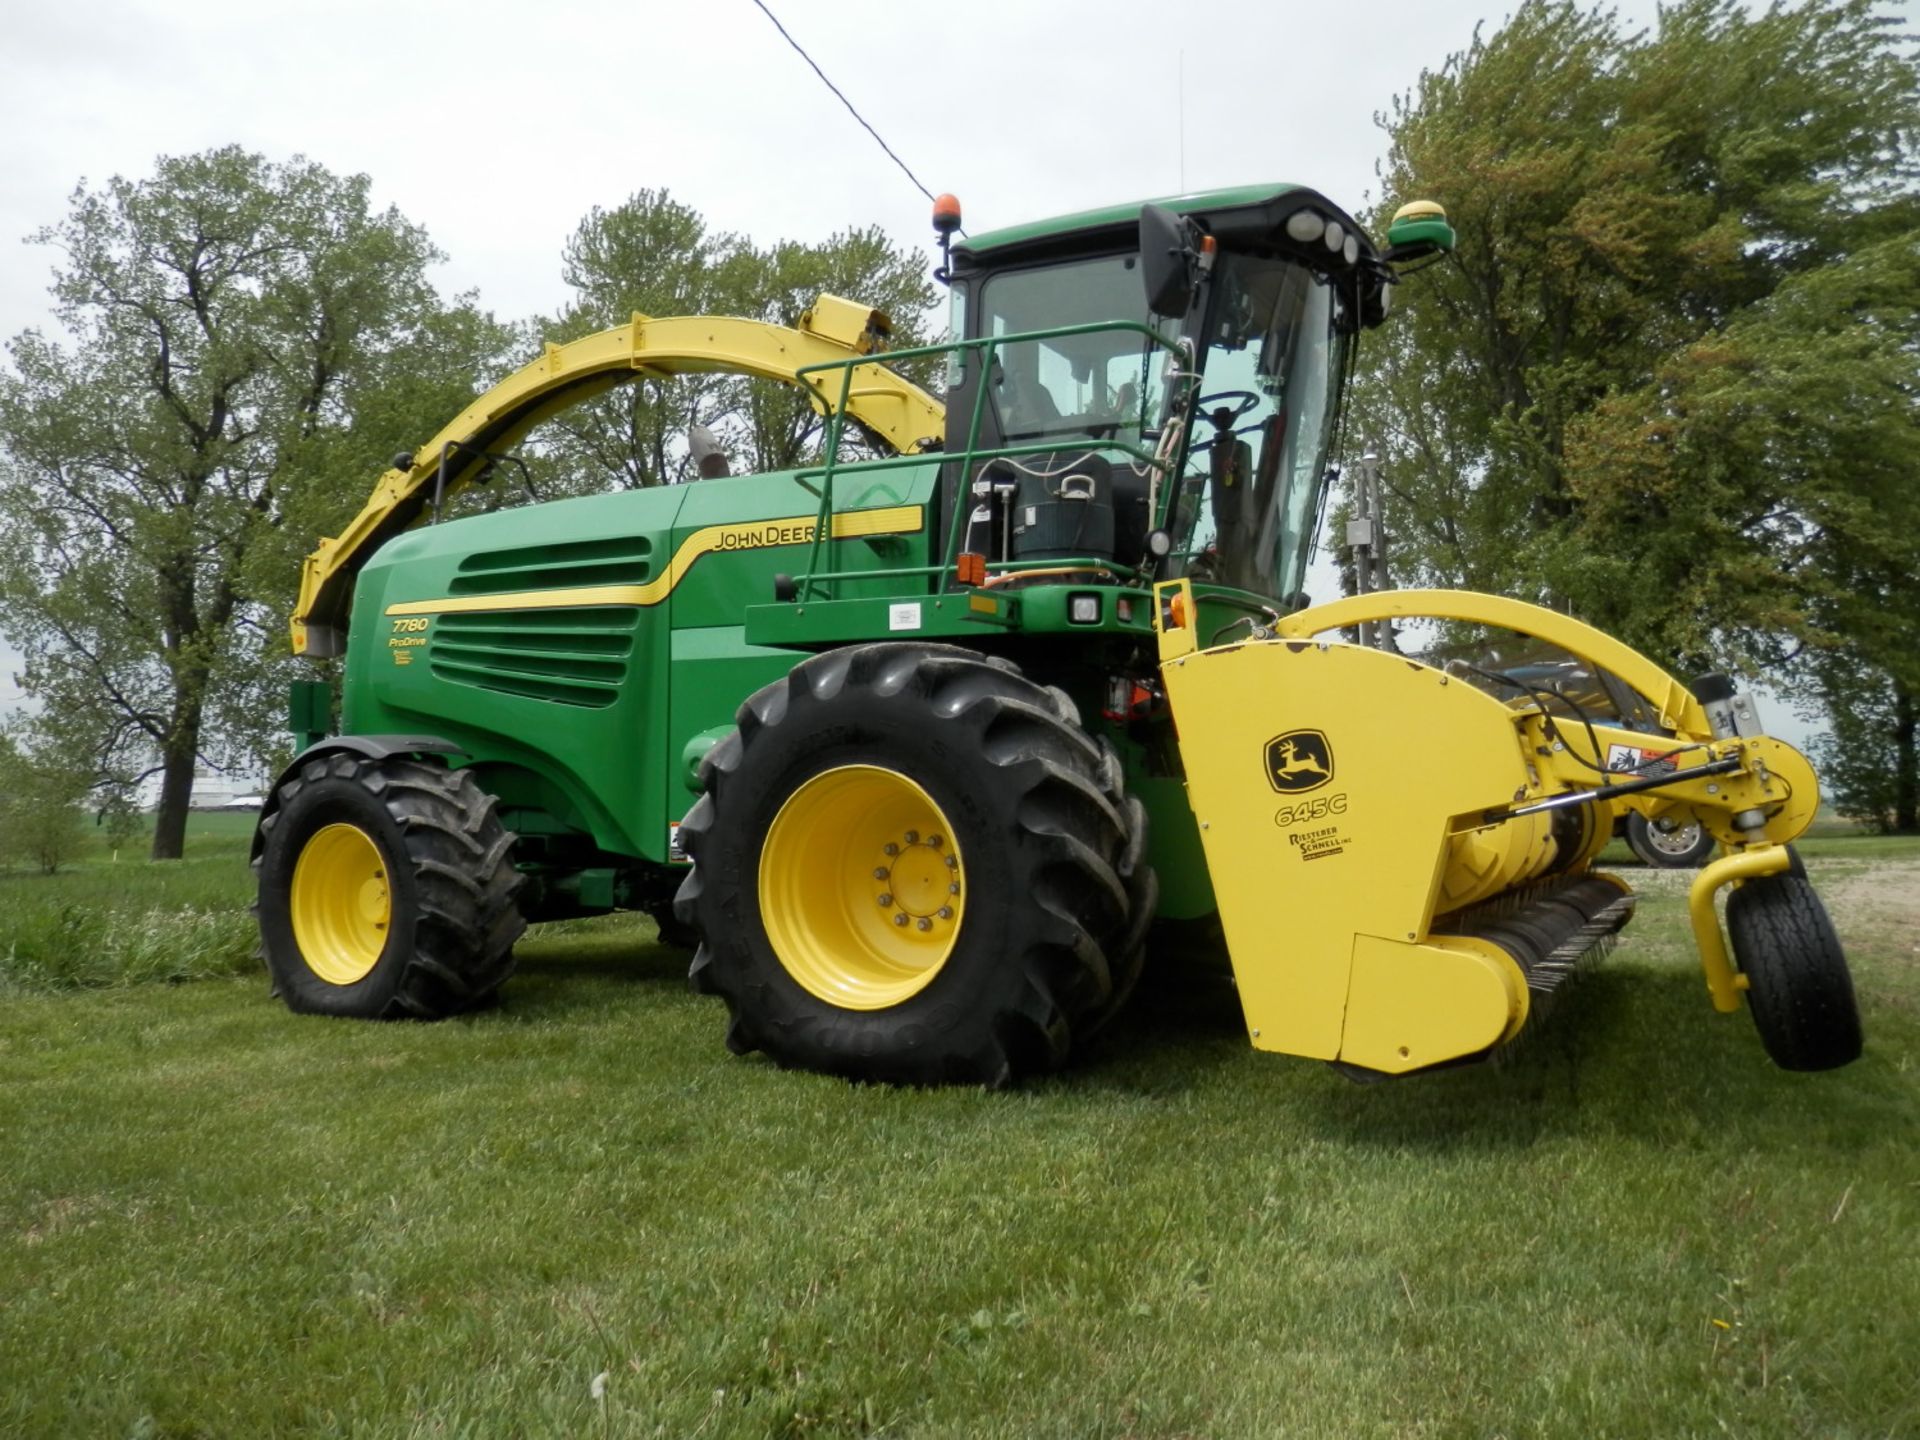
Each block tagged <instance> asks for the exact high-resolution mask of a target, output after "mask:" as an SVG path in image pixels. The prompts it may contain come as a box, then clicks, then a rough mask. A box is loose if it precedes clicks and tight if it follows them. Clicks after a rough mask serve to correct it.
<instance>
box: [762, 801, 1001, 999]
mask: <svg viewBox="0 0 1920 1440" xmlns="http://www.w3.org/2000/svg"><path fill="white" fill-rule="evenodd" d="M965 909H966V875H965V871H964V869H963V868H962V866H961V863H960V847H959V846H958V845H957V844H956V843H955V841H954V838H953V827H952V826H951V825H950V824H948V823H947V817H946V815H945V814H944V813H943V812H942V811H941V809H940V807H939V806H938V805H936V804H934V802H933V797H932V796H931V795H929V794H927V792H926V791H925V790H923V789H921V788H920V787H919V786H918V785H916V784H915V783H914V782H913V781H911V780H909V779H908V778H907V777H906V776H904V775H902V774H900V773H898V772H897V771H894V770H883V769H880V768H879V767H877V766H873V765H843V766H841V767H840V768H838V769H835V770H828V771H825V772H823V773H821V774H819V775H816V776H814V777H813V778H812V779H811V780H809V781H807V782H806V784H804V785H802V786H801V787H800V788H799V789H798V790H796V791H794V792H793V794H791V795H789V796H788V797H787V803H786V804H784V805H782V806H781V807H780V813H779V814H778V815H776V816H774V817H773V824H772V825H771V826H770V827H768V830H767V838H766V842H765V843H764V844H763V845H762V847H761V850H760V918H761V923H762V924H764V925H765V926H766V931H767V939H768V940H769V941H771V942H772V944H773V953H774V954H775V955H776V956H778V957H779V960H780V963H781V965H783V966H784V967H785V968H786V971H787V973H788V974H789V975H791V976H792V977H793V978H794V980H795V981H796V982H798V983H799V984H800V985H801V986H802V987H803V988H804V989H806V990H807V991H808V992H809V993H810V994H813V995H817V996H818V997H819V998H820V999H822V1000H825V1001H828V1002H829V1003H831V1004H834V1005H839V1006H842V1007H843V1008H845V1009H848V1010H884V1009H885V1008H886V1007H888V1006H889V1005H898V1004H899V1003H900V1002H901V1001H903V1000H905V999H907V998H908V997H910V996H913V995H917V994H919V993H920V991H922V990H924V989H926V987H927V986H928V985H930V984H932V983H933V977H934V976H936V975H938V974H939V973H940V969H941V967H942V966H943V965H945V964H946V963H947V957H948V956H949V955H951V954H952V953H953V942H954V940H955V939H956V938H957V937H958V936H959V934H960V922H961V918H962V915H963V913H964V911H965Z"/></svg>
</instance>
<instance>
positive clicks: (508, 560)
mask: <svg viewBox="0 0 1920 1440" xmlns="http://www.w3.org/2000/svg"><path fill="white" fill-rule="evenodd" d="M652 578H653V542H652V541H651V540H649V539H647V537H646V536H644V535H613V536H607V537H605V538H602V539H597V540H570V541H566V542H563V543H561V544H557V545H540V546H528V547H527V548H526V549H524V550H489V551H483V552H481V553H480V554H477V555H469V556H467V558H466V559H464V560H462V561H461V562H460V568H459V570H458V571H457V572H456V573H455V574H454V577H453V585H452V587H451V588H452V593H453V594H455V595H506V594H511V593H513V592H514V591H518V590H558V589H563V588H567V587H570V586H575V585H644V584H645V583H646V582H647V581H648V580H651V579H652Z"/></svg>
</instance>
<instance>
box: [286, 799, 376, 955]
mask: <svg viewBox="0 0 1920 1440" xmlns="http://www.w3.org/2000/svg"><path fill="white" fill-rule="evenodd" d="M289 898H290V901H291V904H290V905H289V907H288V908H289V909H290V910H291V912H292V919H293V940H294V944H296V945H298V946H299V947H300V958H301V959H302V960H304V961H306V962H307V968H308V969H309V970H311V971H313V973H314V974H315V975H318V976H319V977H320V978H321V979H322V980H324V981H326V982H327V983H328V984H329V985H352V984H354V983H355V982H356V981H360V980H364V979H365V978H366V977H367V972H368V971H370V970H372V969H373V967H374V966H375V965H376V964H378V963H379V960H380V956H381V954H382V953H383V952H384V951H385V950H386V948H387V930H388V927H389V926H390V925H391V924H392V922H393V897H392V892H391V891H390V890H389V889H388V885H387V862H386V861H385V860H384V859H383V858H381V855H380V847H379V846H377V845H375V844H374V843H373V837H372V836H370V835H369V834H367V832H366V831H364V830H362V829H361V828H360V827H359V826H358V825H328V826H325V827H324V828H322V829H320V830H317V831H315V832H314V835H313V838H312V839H311V840H309V841H307V844H306V848H305V849H303V850H302V851H301V852H300V858H299V860H297V861H295V862H294V867H293V891H292V894H291V896H290V897H289Z"/></svg>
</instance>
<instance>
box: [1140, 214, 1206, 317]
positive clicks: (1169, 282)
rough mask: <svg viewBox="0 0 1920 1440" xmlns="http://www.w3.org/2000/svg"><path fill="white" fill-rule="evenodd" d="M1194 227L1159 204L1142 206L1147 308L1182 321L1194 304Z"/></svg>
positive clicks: (1142, 261)
mask: <svg viewBox="0 0 1920 1440" xmlns="http://www.w3.org/2000/svg"><path fill="white" fill-rule="evenodd" d="M1191 230H1192V226H1191V225H1190V224H1189V222H1188V221H1186V220H1183V219H1181V218H1180V217H1179V216H1178V215H1176V214H1174V213H1173V212H1172V211H1171V210H1168V209H1166V208H1165V207H1164V206H1160V205H1142V206H1141V207H1140V279H1141V282H1142V283H1143V284H1144V285H1145V286H1146V290H1147V309H1148V310H1149V311H1150V312H1151V313H1153V314H1155V315H1166V316H1169V317H1171V318H1173V319H1176V320H1177V319H1179V318H1180V317H1181V316H1183V315H1185V314H1186V313H1187V306H1188V305H1190V304H1191V303H1192V301H1193V262H1194V251H1193V242H1192V238H1191Z"/></svg>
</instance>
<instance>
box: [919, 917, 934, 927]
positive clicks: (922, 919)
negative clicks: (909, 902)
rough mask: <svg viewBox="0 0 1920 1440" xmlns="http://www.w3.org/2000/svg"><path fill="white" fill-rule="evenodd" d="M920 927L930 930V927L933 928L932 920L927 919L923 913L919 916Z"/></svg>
mask: <svg viewBox="0 0 1920 1440" xmlns="http://www.w3.org/2000/svg"><path fill="white" fill-rule="evenodd" d="M920 928H921V929H922V930H931V929H933V921H931V920H929V919H927V918H926V917H925V916H924V915H923V916H921V917H920Z"/></svg>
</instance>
